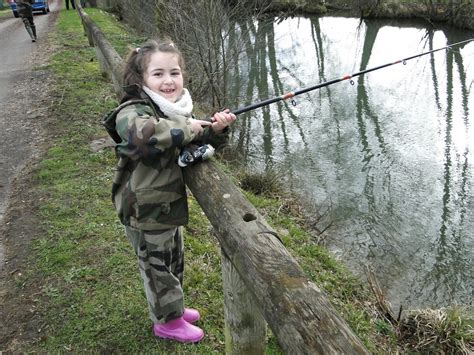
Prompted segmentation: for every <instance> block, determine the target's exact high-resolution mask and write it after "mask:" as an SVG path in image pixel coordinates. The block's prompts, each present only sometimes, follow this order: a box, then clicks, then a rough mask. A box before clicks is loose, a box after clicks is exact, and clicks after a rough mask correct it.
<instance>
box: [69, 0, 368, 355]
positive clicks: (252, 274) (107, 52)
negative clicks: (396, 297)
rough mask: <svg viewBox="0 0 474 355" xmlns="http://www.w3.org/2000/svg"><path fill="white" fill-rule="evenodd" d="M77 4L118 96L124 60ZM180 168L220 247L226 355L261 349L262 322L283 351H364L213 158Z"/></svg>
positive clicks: (264, 335) (293, 352) (263, 347)
mask: <svg viewBox="0 0 474 355" xmlns="http://www.w3.org/2000/svg"><path fill="white" fill-rule="evenodd" d="M76 6H77V10H78V13H79V15H80V16H81V19H82V23H83V25H84V29H85V31H86V33H87V36H88V38H89V43H90V45H91V46H94V47H95V49H96V53H97V58H98V60H99V61H100V63H101V64H100V65H101V69H102V71H103V74H105V75H109V76H110V77H111V80H112V81H113V83H114V87H115V88H116V90H117V94H119V93H120V91H121V87H120V78H121V72H122V59H121V58H120V56H119V55H118V54H117V52H116V51H115V49H114V48H113V47H112V46H111V45H110V44H109V42H108V41H107V40H106V38H105V36H104V35H103V34H102V32H101V31H100V29H99V28H98V27H97V26H96V25H95V24H94V22H93V21H92V20H91V19H90V18H89V16H88V15H87V14H86V13H85V12H84V10H83V9H82V8H81V6H80V5H79V4H77V5H76ZM183 171H184V177H185V181H186V184H187V186H188V188H189V190H190V191H191V192H192V193H193V195H194V196H195V198H196V200H197V201H198V202H199V204H200V205H201V207H202V209H203V211H204V212H205V214H206V216H207V218H208V219H209V221H210V222H211V224H212V226H213V227H214V229H215V232H216V235H217V239H218V240H219V243H220V246H221V250H222V274H223V281H224V304H225V310H224V317H225V324H226V329H225V334H226V353H228V354H263V353H264V352H265V347H266V343H265V342H266V324H268V326H269V327H270V328H271V330H272V332H273V333H274V334H275V336H276V338H277V340H278V343H279V345H280V346H281V348H282V350H283V351H284V352H285V353H287V354H367V353H368V352H367V350H366V349H365V347H364V345H363V344H362V343H361V341H360V340H359V339H358V338H357V337H356V336H355V335H354V334H353V332H352V331H351V329H350V328H349V327H348V326H347V324H346V323H345V321H344V320H343V319H342V318H341V317H340V316H339V315H338V314H337V312H336V310H335V309H334V308H333V307H332V306H331V304H330V303H329V301H328V300H327V297H326V296H325V294H324V293H323V292H322V291H321V290H320V289H319V288H318V287H317V286H316V285H315V284H314V283H312V282H311V281H310V280H309V279H308V278H307V277H306V275H305V274H304V272H303V271H302V269H301V268H300V266H299V265H298V263H297V262H296V260H295V259H294V258H293V257H292V256H291V255H290V253H289V252H288V251H287V250H286V248H285V247H284V246H283V244H282V243H281V241H280V239H279V237H278V235H277V233H276V232H275V231H274V230H273V229H272V228H271V227H270V226H269V225H268V223H267V222H266V221H265V220H264V218H263V217H262V216H261V215H260V214H259V212H258V211H257V210H256V208H255V207H254V206H253V205H252V204H251V203H250V202H249V201H248V200H247V199H246V198H245V197H244V195H243V194H242V193H241V191H240V190H239V189H238V188H237V186H235V185H234V183H233V182H232V181H231V180H230V179H229V177H228V176H226V175H225V174H224V173H223V172H222V171H220V170H219V169H218V167H216V165H215V164H214V163H213V162H212V161H208V162H204V163H200V164H197V165H194V166H189V167H186V168H184V169H183ZM211 182H212V183H211Z"/></svg>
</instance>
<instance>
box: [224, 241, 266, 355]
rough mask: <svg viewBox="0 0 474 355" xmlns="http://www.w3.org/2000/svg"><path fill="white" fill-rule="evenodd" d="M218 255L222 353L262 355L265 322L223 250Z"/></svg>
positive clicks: (264, 347) (264, 340) (263, 351)
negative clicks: (223, 319) (221, 292)
mask: <svg viewBox="0 0 474 355" xmlns="http://www.w3.org/2000/svg"><path fill="white" fill-rule="evenodd" d="M221 255H222V257H221V260H222V279H223V283H224V318H225V349H226V354H252V355H254V354H255V355H259V354H264V353H265V349H266V338H267V323H266V322H265V319H264V318H263V316H262V314H261V312H260V310H259V308H258V305H257V304H256V303H255V301H254V296H253V295H252V294H250V293H249V290H248V288H247V287H246V286H245V284H244V283H243V281H242V279H241V277H240V275H239V273H238V272H237V270H236V269H235V268H234V266H233V265H232V263H231V262H230V260H229V259H228V258H227V256H226V254H225V251H224V250H222V254H221Z"/></svg>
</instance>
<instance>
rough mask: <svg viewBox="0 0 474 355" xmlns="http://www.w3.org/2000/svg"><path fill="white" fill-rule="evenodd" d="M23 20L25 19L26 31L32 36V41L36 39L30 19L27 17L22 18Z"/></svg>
mask: <svg viewBox="0 0 474 355" xmlns="http://www.w3.org/2000/svg"><path fill="white" fill-rule="evenodd" d="M22 21H23V23H24V25H25V28H26V32H28V34H29V35H30V37H31V40H32V41H36V39H35V36H33V30H32V29H31V25H30V21H28V19H27V18H25V17H23V18H22Z"/></svg>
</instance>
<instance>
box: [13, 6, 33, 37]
mask: <svg viewBox="0 0 474 355" xmlns="http://www.w3.org/2000/svg"><path fill="white" fill-rule="evenodd" d="M34 2H35V1H34V0H16V1H15V3H16V6H17V9H18V14H19V15H20V17H21V19H22V21H23V23H24V24H25V28H26V31H27V32H28V34H29V35H30V37H31V41H32V42H36V40H37V38H38V37H37V36H36V26H35V21H34V19H33V4H34Z"/></svg>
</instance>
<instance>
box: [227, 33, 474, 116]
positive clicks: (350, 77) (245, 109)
mask: <svg viewBox="0 0 474 355" xmlns="http://www.w3.org/2000/svg"><path fill="white" fill-rule="evenodd" d="M471 41H474V38H470V39H467V40H465V41H461V42H457V43H453V44H449V45H447V46H445V47H441V48H437V49H433V50H430V51H427V52H423V53H420V54H415V55H412V56H410V57H406V58H403V59H400V60H397V61H395V62H391V63H386V64H382V65H379V66H376V67H373V68H369V69H365V70H362V71H359V72H356V73H352V74H347V75H343V76H342V77H340V78H337V79H333V80H329V81H326V82H323V83H320V84H317V85H314V86H310V87H307V88H303V89H299V90H295V91H290V92H287V93H285V94H283V95H280V96H276V97H273V98H269V99H266V100H263V101H260V102H257V103H254V104H251V105H248V106H244V107H240V108H237V109H235V110H232V111H231V112H232V113H233V114H235V115H239V114H241V113H244V112H248V111H251V110H255V109H257V108H260V107H263V106H267V105H270V104H273V103H275V102H278V101H283V100H288V99H293V98H294V97H295V96H298V95H301V94H304V93H307V92H310V91H313V90H317V89H320V88H323V87H326V86H330V85H333V84H336V83H339V82H341V81H345V80H349V82H350V83H351V84H353V78H354V77H357V76H361V75H364V74H367V73H370V72H373V71H376V70H379V69H383V68H386V67H389V66H392V65H395V64H400V63H401V64H403V65H406V62H407V61H409V60H411V59H414V58H418V57H422V56H424V55H427V54H430V53H434V52H438V51H441V50H447V51H448V50H451V49H452V47H454V46H459V45H461V44H464V43H468V42H471Z"/></svg>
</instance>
